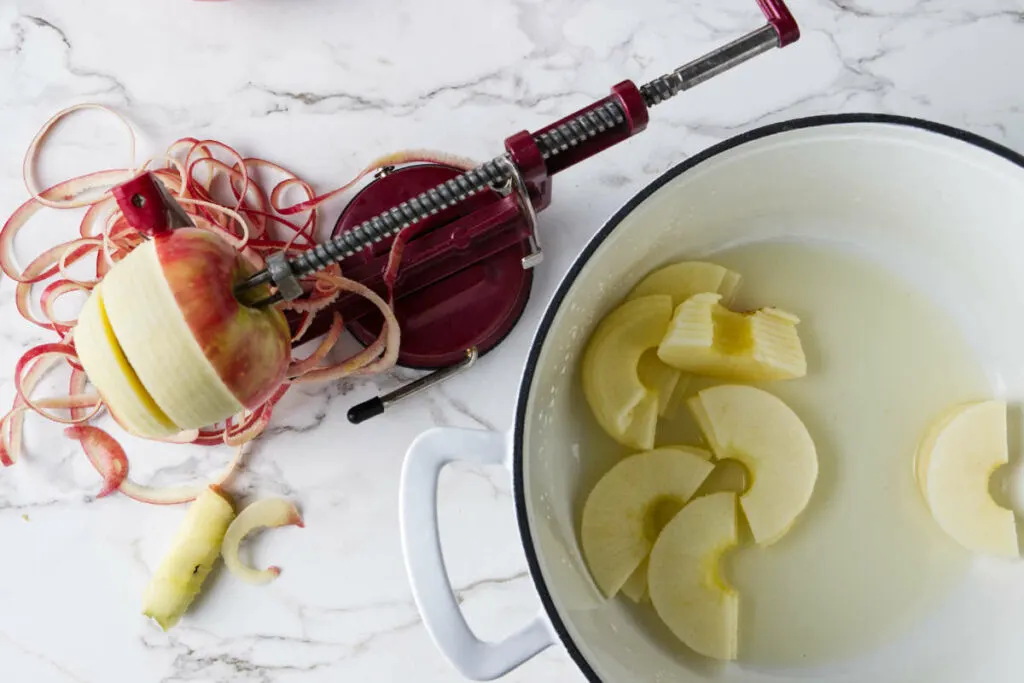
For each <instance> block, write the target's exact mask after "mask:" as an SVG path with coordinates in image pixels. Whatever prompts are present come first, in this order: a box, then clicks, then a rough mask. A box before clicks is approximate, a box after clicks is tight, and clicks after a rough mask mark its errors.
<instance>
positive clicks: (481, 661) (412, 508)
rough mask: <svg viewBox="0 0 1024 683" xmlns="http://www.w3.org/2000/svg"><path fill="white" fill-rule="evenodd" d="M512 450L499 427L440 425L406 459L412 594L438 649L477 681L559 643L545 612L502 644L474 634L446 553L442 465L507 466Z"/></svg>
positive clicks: (406, 548) (404, 505) (406, 544)
mask: <svg viewBox="0 0 1024 683" xmlns="http://www.w3.org/2000/svg"><path fill="white" fill-rule="evenodd" d="M507 450H508V449H507V442H506V436H505V435H504V434H502V433H500V432H492V431H482V430H474V429H452V428H435V429H430V430H428V431H426V432H424V433H423V434H420V436H419V437H417V438H416V440H415V441H413V443H412V445H411V446H410V447H409V450H408V452H407V453H406V456H405V463H404V464H403V465H402V482H401V489H400V494H399V498H400V505H401V510H400V520H401V526H402V552H403V554H404V555H405V568H406V571H407V572H408V573H409V581H410V583H411V584H412V593H413V598H414V599H415V600H416V606H417V607H418V608H419V611H420V615H421V616H422V617H423V624H424V625H425V626H426V627H427V631H428V632H429V633H430V637H431V638H432V639H433V641H434V643H435V644H436V645H437V647H438V649H440V650H441V652H442V653H443V654H444V655H445V657H447V658H448V660H449V661H450V662H451V663H452V664H453V665H454V666H455V668H456V669H458V670H459V672H460V673H462V675H464V676H466V677H467V678H471V679H473V680H476V681H489V680H492V679H495V678H497V677H499V676H501V675H503V674H505V673H508V672H509V671H511V670H512V669H514V668H516V667H517V666H519V665H520V664H522V663H523V662H525V661H526V660H528V659H530V658H532V657H534V656H535V655H537V654H538V653H539V652H541V651H542V650H544V649H545V648H547V647H549V646H550V645H552V644H553V643H554V639H553V637H552V634H551V631H550V629H549V627H548V623H547V619H546V618H545V617H544V615H543V614H541V615H538V616H537V617H536V618H535V619H534V620H533V621H532V622H530V623H529V624H528V625H527V626H526V627H525V628H524V629H522V630H521V631H519V632H518V633H515V634H513V635H511V636H509V637H508V638H506V639H505V640H503V641H501V642H497V643H488V642H484V641H482V640H480V639H479V638H477V637H476V635H474V634H473V631H472V630H471V629H470V628H469V624H467V623H466V618H465V617H464V616H463V615H462V610H461V609H460V608H459V603H458V600H457V598H456V597H455V593H454V591H453V590H452V586H451V582H450V580H449V579H448V572H447V570H446V569H445V564H444V557H443V556H442V554H441V537H440V532H439V530H438V526H437V482H438V477H439V476H440V475H441V470H442V469H444V467H445V466H446V465H448V463H451V462H454V461H456V460H462V461H465V462H471V463H476V464H479V465H501V464H505V465H506V466H507V464H508V463H507V461H506V453H507Z"/></svg>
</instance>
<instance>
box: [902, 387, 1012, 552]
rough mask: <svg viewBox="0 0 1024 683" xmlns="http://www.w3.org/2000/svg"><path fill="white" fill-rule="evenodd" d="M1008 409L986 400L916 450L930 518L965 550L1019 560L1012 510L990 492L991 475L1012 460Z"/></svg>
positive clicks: (948, 419)
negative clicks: (1008, 439) (1007, 433)
mask: <svg viewBox="0 0 1024 683" xmlns="http://www.w3.org/2000/svg"><path fill="white" fill-rule="evenodd" d="M1008 450H1009V449H1008V446H1007V439H1006V404H1005V403H1004V402H1003V401H982V402H978V403H971V404H968V405H964V406H960V407H958V408H957V409H955V410H953V411H951V412H949V413H947V414H946V415H944V416H943V417H941V418H940V419H939V420H938V421H937V422H936V424H935V426H934V427H933V429H932V430H930V433H929V434H928V435H926V437H925V439H924V441H923V442H922V444H921V448H920V449H919V451H918V460H917V474H918V482H919V483H920V484H921V487H922V490H923V492H924V496H925V500H926V501H927V502H928V507H929V509H930V510H931V513H932V516H933V517H934V518H935V521H936V522H938V524H939V526H940V527H942V530H943V531H945V532H946V533H947V534H948V535H949V536H950V537H951V538H953V540H955V541H956V542H957V543H959V544H960V545H962V546H964V547H965V548H967V549H969V550H972V551H974V552H978V553H984V554H989V555H997V556H1000V557H1018V556H1019V555H1020V550H1019V548H1018V541H1017V524H1016V520H1015V518H1014V514H1013V512H1012V511H1010V510H1007V509H1005V508H1002V507H1000V506H999V505H997V504H996V502H995V501H994V500H993V499H992V496H991V494H990V493H989V480H990V479H991V477H992V474H993V472H995V470H996V469H997V468H999V467H1001V466H1002V465H1005V464H1006V463H1007V462H1008V461H1009V452H1008Z"/></svg>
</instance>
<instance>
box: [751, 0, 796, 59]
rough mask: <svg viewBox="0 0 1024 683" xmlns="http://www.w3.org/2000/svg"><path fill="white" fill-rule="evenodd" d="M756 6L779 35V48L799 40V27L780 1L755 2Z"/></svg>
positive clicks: (765, 0) (759, 0) (760, 0)
mask: <svg viewBox="0 0 1024 683" xmlns="http://www.w3.org/2000/svg"><path fill="white" fill-rule="evenodd" d="M757 6H758V7H760V8H761V11H762V12H764V16H765V17H766V18H767V19H768V23H769V24H771V25H772V27H773V28H774V29H775V32H776V33H777V34H778V35H779V47H786V46H787V45H789V44H790V43H794V42H796V41H797V39H799V38H800V27H799V26H797V25H796V19H794V18H793V13H792V12H790V11H789V8H788V7H786V3H784V2H783V1H782V0H757Z"/></svg>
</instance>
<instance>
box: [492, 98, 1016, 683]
mask: <svg viewBox="0 0 1024 683" xmlns="http://www.w3.org/2000/svg"><path fill="white" fill-rule="evenodd" d="M851 123H854V124H857V123H880V124H885V125H894V126H906V127H908V128H916V129H919V130H924V131H928V132H931V133H937V134H939V135H942V136H945V137H949V138H953V139H955V140H959V141H961V142H966V143H968V144H970V145H973V146H975V147H979V148H981V149H983V150H985V151H987V152H991V153H992V154H995V155H996V156H998V157H1001V158H1003V159H1005V160H1007V161H1009V162H1011V163H1013V164H1016V165H1017V166H1020V167H1021V168H1024V155H1021V154H1018V153H1017V152H1014V151H1013V150H1011V149H1009V148H1007V147H1005V146H1003V145H1001V144H999V143H997V142H993V141H992V140H989V139H988V138H985V137H982V136H980V135H977V134H975V133H970V132H968V131H966V130H963V129H961V128H956V127H953V126H948V125H945V124H941V123H936V122H934V121H929V120H926V119H919V118H914V117H908V116H897V115H893V114H873V113H853V114H827V115H821V116H810V117H806V118H798V119H790V120H787V121H780V122H778V123H772V124H769V125H766V126H761V127H759V128H755V129H753V130H750V131H748V132H746V133H742V134H740V135H737V136H735V137H732V138H729V139H728V140H725V141H723V142H720V143H718V144H716V145H713V146H711V147H709V148H708V149H706V150H704V151H702V152H700V153H699V154H696V155H694V156H692V157H689V158H688V159H685V160H684V161H681V162H680V163H678V164H676V165H675V166H673V167H672V168H670V169H669V170H667V171H665V172H664V173H662V174H661V175H660V176H659V177H658V178H656V179H655V180H653V181H652V182H651V183H650V184H648V185H647V186H646V187H644V188H643V189H642V190H640V191H639V192H638V193H637V194H635V195H634V196H633V197H632V198H630V199H629V201H627V202H626V203H625V204H624V205H623V206H622V207H621V208H620V209H619V210H618V211H616V212H615V213H614V214H613V215H612V217H611V218H609V219H608V220H607V221H606V222H605V224H604V225H603V226H602V227H601V229H600V230H599V231H598V232H597V233H596V234H595V235H594V236H593V237H592V238H591V239H590V241H589V242H587V245H586V247H584V249H583V251H582V252H580V254H579V256H577V257H576V259H575V260H574V261H573V263H572V266H570V268H569V270H568V271H567V272H566V274H565V276H564V277H563V278H562V281H561V282H560V283H559V285H558V289H557V290H556V291H555V294H554V296H553V297H552V298H551V301H550V302H549V303H548V306H547V309H546V310H545V312H544V317H543V318H542V319H541V322H540V325H539V326H538V328H537V332H536V333H535V334H534V337H533V341H532V342H531V344H530V353H529V356H528V357H527V360H526V366H525V368H524V370H523V378H522V382H521V383H520V385H519V395H518V398H517V400H516V414H515V426H514V432H513V461H512V462H513V473H512V484H513V493H514V496H515V509H516V518H517V523H518V526H519V536H520V538H521V540H522V543H523V549H524V551H525V553H526V561H527V564H528V565H529V569H530V576H531V577H532V578H533V584H534V586H535V588H536V589H537V594H538V595H539V596H540V600H541V603H542V605H543V606H544V611H545V613H546V614H547V618H548V619H549V621H550V622H551V626H552V627H553V628H554V631H555V633H557V634H558V638H559V640H560V641H561V642H562V646H563V647H565V649H566V651H567V652H568V653H569V656H570V657H572V660H573V661H574V662H575V663H576V666H577V667H579V669H580V671H582V672H583V675H584V676H586V678H587V680H588V681H590V682H591V683H607V682H606V681H602V680H601V678H600V677H599V676H598V675H597V672H596V671H594V669H593V667H591V665H590V663H589V662H588V661H587V659H586V657H584V656H583V653H582V652H581V650H580V649H579V647H578V646H577V645H576V643H575V642H574V641H573V639H572V636H571V635H570V634H569V630H568V628H567V627H566V625H565V622H564V621H563V620H562V617H561V615H560V614H559V613H558V609H557V608H556V607H555V603H554V600H553V598H552V595H551V590H550V589H549V588H548V585H547V583H546V582H545V580H544V575H543V573H542V571H541V568H540V562H539V558H538V554H537V547H536V545H535V544H534V541H533V535H532V534H531V531H530V522H529V519H528V518H527V517H528V515H527V512H526V491H525V487H524V474H523V466H522V465H523V436H524V431H525V427H526V404H527V402H528V400H529V393H530V385H531V384H532V383H533V377H534V374H535V373H536V370H537V361H538V358H539V356H540V350H541V348H542V347H543V345H544V341H545V340H546V339H547V335H548V332H549V331H550V330H551V327H552V323H553V321H554V318H555V315H556V314H557V313H558V311H559V310H560V308H561V306H562V303H563V301H564V300H565V296H566V294H567V293H568V292H569V289H570V288H571V287H572V285H573V283H574V282H575V281H576V278H577V276H578V275H579V273H580V271H581V270H582V269H583V267H584V266H585V265H586V264H587V262H588V261H589V260H590V257H591V256H592V255H593V254H594V252H595V251H596V250H597V248H598V247H599V246H601V244H602V243H603V242H604V241H605V239H607V238H608V236H609V235H610V234H611V233H612V232H613V231H614V230H615V229H616V228H617V227H618V226H619V224H620V223H621V222H622V220H623V219H624V218H625V217H626V216H628V215H629V214H630V213H631V212H632V211H633V210H634V209H635V208H636V207H637V206H639V205H640V204H641V203H642V202H643V201H645V200H646V199H647V198H648V197H650V196H651V195H652V194H654V193H655V192H656V191H658V190H659V189H661V188H662V187H663V186H664V185H665V184H667V183H668V182H669V181H671V180H674V179H675V178H677V177H678V176H680V175H681V174H683V173H685V172H686V171H688V170H690V169H692V168H694V167H696V166H698V165H700V164H701V163H703V162H705V161H707V160H709V159H711V158H713V157H715V156H718V155H719V154H722V153H723V152H727V151H729V150H731V149H734V148H736V147H739V146H740V145H744V144H746V143H748V142H752V141H754V140H760V139H762V138H766V137H770V136H772V135H778V134H780V133H786V132H788V131H793V130H801V129H804V128H816V127H824V126H833V125H844V124H851Z"/></svg>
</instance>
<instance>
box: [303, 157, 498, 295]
mask: <svg viewBox="0 0 1024 683" xmlns="http://www.w3.org/2000/svg"><path fill="white" fill-rule="evenodd" d="M508 178H509V171H508V169H506V168H505V165H504V159H503V158H502V157H498V158H496V159H492V160H490V161H488V162H486V163H484V164H481V165H480V166H477V167H476V168H474V169H470V170H469V171H466V172H465V173H462V174H461V175H458V176H456V177H454V178H452V179H450V180H446V181H445V182H443V183H441V184H440V185H438V186H437V187H433V188H431V189H429V190H427V191H425V192H421V193H420V194H418V195H417V196H415V197H413V198H412V199H409V200H407V201H404V202H402V203H401V204H399V205H398V206H396V207H394V208H392V209H389V210H388V211H385V212H384V213H381V214H378V215H376V216H374V217H373V218H371V219H369V220H366V221H363V222H362V223H360V224H359V225H358V226H356V227H355V228H353V229H352V230H350V231H348V232H345V233H342V234H341V235H338V236H337V237H335V238H334V239H331V240H329V241H327V242H324V243H323V244H320V245H318V246H317V247H316V248H314V249H312V250H310V251H307V252H305V253H303V254H301V255H300V256H298V257H296V258H295V260H293V261H292V262H291V268H292V272H293V273H294V274H295V275H297V276H301V275H306V274H308V273H312V272H313V271H316V270H320V269H322V268H326V267H327V266H329V265H330V264H332V263H335V262H336V261H341V260H343V259H345V258H348V257H349V256H351V255H352V254H354V253H356V252H357V251H359V250H361V249H364V248H366V247H368V246H369V245H371V244H375V243H377V242H380V241H381V240H383V239H385V238H387V237H390V236H392V235H394V234H395V233H397V232H398V231H400V230H401V229H402V228H404V227H406V226H408V225H411V224H412V223H415V222H416V221H420V220H423V219H424V218H427V217H428V216H432V215H434V214H436V213H437V212H439V211H441V210H443V209H446V208H448V207H449V206H452V205H453V204H457V203H459V202H461V201H463V200H464V199H466V198H467V197H469V196H470V195H472V194H474V193H476V192H479V191H480V190H482V189H484V188H485V187H487V186H488V185H492V184H494V185H499V184H502V183H504V182H506V181H507V180H508Z"/></svg>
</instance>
